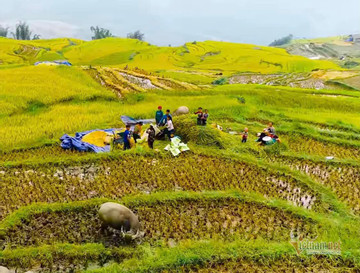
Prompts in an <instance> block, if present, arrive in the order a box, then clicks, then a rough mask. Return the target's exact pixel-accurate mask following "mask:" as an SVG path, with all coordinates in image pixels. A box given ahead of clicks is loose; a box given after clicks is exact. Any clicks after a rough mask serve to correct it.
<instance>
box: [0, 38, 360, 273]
mask: <svg viewBox="0 0 360 273" xmlns="http://www.w3.org/2000/svg"><path fill="white" fill-rule="evenodd" d="M20 49H21V50H20ZM51 58H53V59H57V58H61V59H67V60H69V61H70V62H71V63H72V64H73V66H47V65H39V66H34V65H33V63H34V62H36V61H39V60H50V59H51ZM0 59H1V62H2V63H1V64H0V79H1V80H0V106H1V108H0V134H1V140H0V196H1V198H0V265H1V266H6V267H8V268H10V269H11V270H14V271H15V270H16V272H18V273H25V272H28V271H31V272H33V273H45V272H46V273H48V272H66V273H68V272H87V273H90V272H91V273H105V272H106V273H109V272H110V273H115V272H116V273H125V272H134V273H135V272H136V273H137V272H162V273H165V272H228V273H230V272H273V273H275V272H307V271H309V272H359V271H360V252H359V247H360V239H359V238H360V231H359V229H358V226H359V225H360V179H359V177H360V161H359V158H360V137H359V135H358V134H360V120H359V115H360V100H359V99H360V92H359V91H356V90H354V89H350V88H349V89H343V88H342V89H339V88H336V87H334V86H333V89H331V90H328V89H321V88H318V89H314V88H307V89H303V88H299V86H296V85H294V87H289V86H269V85H267V83H268V82H269V81H275V80H274V79H275V78H276V80H277V81H278V82H277V83H275V84H277V85H281V83H280V82H284V85H286V84H295V82H297V81H298V79H299V77H300V76H301V77H302V78H304V81H305V80H306V81H307V82H309V81H312V80H313V79H319V81H320V80H321V82H326V81H329V80H337V79H339V78H341V79H352V80H353V81H356V80H357V78H356V77H357V75H358V72H357V71H352V70H345V69H343V70H339V69H340V68H339V67H338V66H337V65H336V64H334V63H333V62H331V61H322V60H310V59H307V58H305V57H301V56H292V55H290V54H288V53H286V51H285V50H284V49H278V48H269V47H257V46H253V45H243V44H233V43H223V42H210V41H206V42H197V43H196V44H193V43H188V44H186V45H185V46H183V47H176V48H173V47H156V46H153V45H148V44H147V43H144V42H139V41H137V40H130V39H115V38H111V39H104V40H98V41H91V42H85V41H78V40H74V39H56V40H49V41H45V40H40V41H15V40H10V39H0ZM275 64H276V65H275ZM126 65H127V66H128V67H126ZM136 67H137V68H136ZM314 69H315V71H313V70H314ZM318 69H320V70H318ZM258 72H261V73H258ZM280 72H281V73H280ZM221 73H222V74H221ZM254 75H257V76H259V77H260V76H263V77H268V78H266V79H263V78H261V80H264V81H268V82H266V83H264V84H263V85H260V84H252V82H253V81H255V80H256V79H253V78H252V77H255V76H254ZM309 75H310V76H309ZM236 77H237V78H236ZM239 77H250V81H249V82H246V83H247V84H246V85H245V84H236V80H239V81H240V80H244V79H243V78H241V79H240V78H239ZM222 78H227V80H228V81H229V83H230V81H233V82H232V84H227V83H228V82H226V81H225V82H223V84H218V85H215V84H211V83H212V82H213V81H214V80H220V79H222ZM246 80H247V79H246ZM244 81H245V80H244ZM339 86H340V85H339ZM341 87H343V86H341ZM159 105H162V106H163V108H164V110H165V109H170V110H171V112H173V111H174V110H175V109H177V108H178V107H179V106H183V105H185V106H187V107H189V109H190V114H187V115H182V116H174V117H173V121H174V126H175V134H176V135H177V136H179V137H181V138H182V140H183V141H184V142H187V144H188V146H189V147H190V151H187V152H184V153H181V154H180V155H179V156H177V157H174V156H172V154H171V153H170V152H168V151H166V150H165V149H164V148H165V147H166V146H167V145H168V144H169V141H168V140H156V141H155V143H154V148H155V149H154V150H152V149H150V148H149V147H148V146H147V143H138V144H137V145H136V147H135V148H133V149H131V150H127V151H123V149H122V147H116V145H112V148H111V151H110V152H108V153H98V154H95V153H90V152H78V151H75V150H64V149H62V148H61V147H60V145H59V144H60V141H59V139H60V137H61V136H62V135H63V134H70V135H74V134H75V133H76V132H82V131H87V130H92V129H105V128H123V127H124V126H125V124H124V123H123V122H122V121H121V119H120V116H122V115H128V116H130V117H134V118H141V119H150V118H154V115H155V111H156V110H157V107H158V106H159ZM199 106H202V107H203V108H206V109H208V110H209V115H210V116H209V119H208V124H207V125H206V126H197V125H196V122H197V121H196V118H197V116H196V115H194V114H192V113H194V112H195V111H196V109H198V107H199ZM269 122H273V123H274V126H275V128H276V134H277V135H278V136H279V138H280V139H281V142H279V143H275V144H273V145H269V146H260V145H259V143H258V142H256V139H257V133H259V132H262V131H263V130H264V128H266V127H267V126H268V123H269ZM217 125H219V126H217ZM220 127H222V128H223V130H220V129H219V128H220ZM245 127H246V128H248V129H249V134H248V141H247V142H246V143H242V136H241V135H239V134H237V133H239V132H243V131H244V129H245ZM146 128H147V126H146V125H144V128H143V129H146ZM108 201H112V202H116V203H120V204H123V205H125V206H127V207H128V208H130V209H131V210H132V211H133V212H134V213H136V215H138V216H139V221H140V224H141V234H142V237H139V238H135V239H133V238H130V237H129V236H123V235H122V233H121V232H120V231H117V230H114V229H104V227H103V226H102V224H101V220H100V218H99V216H98V209H99V207H100V205H101V204H103V203H105V202H108ZM300 242H309V243H310V244H311V243H312V244H313V243H318V244H320V243H321V244H322V246H323V245H324V244H326V245H329V246H330V245H331V246H334V245H336V246H337V247H336V249H335V251H333V250H334V249H330V251H329V252H326V251H327V250H329V249H325V250H324V249H323V250H324V251H325V253H324V252H317V253H309V252H307V250H305V249H301V247H300V246H301V245H300ZM302 246H304V245H302ZM299 247H300V248H299ZM315 250H319V249H315ZM297 251H299V252H297ZM308 251H310V250H308ZM315 252H316V251H315Z"/></svg>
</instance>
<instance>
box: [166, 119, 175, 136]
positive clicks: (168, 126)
mask: <svg viewBox="0 0 360 273" xmlns="http://www.w3.org/2000/svg"><path fill="white" fill-rule="evenodd" d="M166 131H167V135H168V137H169V140H170V139H171V138H172V136H173V134H174V132H175V128H174V124H173V122H172V120H171V117H170V116H167V122H166Z"/></svg>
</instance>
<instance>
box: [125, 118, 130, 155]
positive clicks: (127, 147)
mask: <svg viewBox="0 0 360 273" xmlns="http://www.w3.org/2000/svg"><path fill="white" fill-rule="evenodd" d="M130 138H131V135H130V125H129V124H127V125H126V130H125V132H124V151H125V150H130V148H131V147H130Z"/></svg>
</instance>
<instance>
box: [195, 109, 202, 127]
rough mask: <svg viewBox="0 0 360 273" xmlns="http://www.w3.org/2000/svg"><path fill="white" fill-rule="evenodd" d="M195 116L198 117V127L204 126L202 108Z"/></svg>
mask: <svg viewBox="0 0 360 273" xmlns="http://www.w3.org/2000/svg"><path fill="white" fill-rule="evenodd" d="M194 114H195V115H197V116H198V117H197V125H203V120H202V118H203V111H202V107H199V108H198V110H197V111H196V112H195V113H194Z"/></svg>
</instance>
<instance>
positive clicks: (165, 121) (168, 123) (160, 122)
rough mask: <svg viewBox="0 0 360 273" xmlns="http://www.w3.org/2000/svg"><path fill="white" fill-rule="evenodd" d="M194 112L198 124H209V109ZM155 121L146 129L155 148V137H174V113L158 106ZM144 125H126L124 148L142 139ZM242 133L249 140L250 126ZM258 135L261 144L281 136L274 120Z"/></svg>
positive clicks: (245, 139) (243, 138) (275, 140)
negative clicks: (132, 140)
mask: <svg viewBox="0 0 360 273" xmlns="http://www.w3.org/2000/svg"><path fill="white" fill-rule="evenodd" d="M187 111H188V108H187ZM194 114H195V115H197V125H200V126H205V125H206V124H207V120H208V118H209V111H208V110H207V109H205V110H203V108H202V107H199V108H198V109H197V111H196V112H195V113H194ZM155 122H156V125H152V124H151V125H150V127H149V128H148V129H147V130H146V133H147V139H148V140H147V141H148V146H149V148H151V149H153V148H154V142H155V137H157V136H159V135H162V136H164V135H167V136H168V138H169V140H170V139H171V138H172V137H174V133H175V127H174V124H173V118H172V115H171V114H170V110H169V109H167V110H166V111H165V113H164V112H163V110H162V106H158V109H157V111H156V113H155ZM142 125H143V123H142V122H138V123H137V124H136V125H135V127H134V129H133V132H131V131H130V128H131V126H130V125H129V124H127V125H126V130H125V132H124V134H123V141H124V150H127V149H130V148H131V145H130V140H131V138H133V139H134V142H135V143H137V141H138V140H139V139H141V132H142ZM159 128H160V129H161V128H163V129H162V130H160V132H161V134H159V135H157V133H156V132H159ZM241 135H242V141H241V142H242V143H245V142H247V139H248V135H249V130H248V128H245V129H244V131H243V132H242V133H241ZM257 136H258V139H257V140H256V142H259V144H260V145H270V144H273V143H275V142H280V139H279V137H278V136H277V135H276V133H275V128H274V126H273V124H272V122H270V123H269V124H268V127H267V128H265V129H264V130H263V132H261V133H258V134H257Z"/></svg>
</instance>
